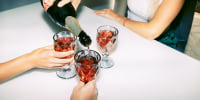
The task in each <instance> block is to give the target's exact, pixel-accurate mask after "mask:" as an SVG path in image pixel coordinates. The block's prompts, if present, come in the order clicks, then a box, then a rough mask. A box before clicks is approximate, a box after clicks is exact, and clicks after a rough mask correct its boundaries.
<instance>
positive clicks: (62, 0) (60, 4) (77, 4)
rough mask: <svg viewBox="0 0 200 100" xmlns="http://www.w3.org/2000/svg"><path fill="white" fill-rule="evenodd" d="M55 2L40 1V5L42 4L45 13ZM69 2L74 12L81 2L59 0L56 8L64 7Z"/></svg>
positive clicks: (79, 0)
mask: <svg viewBox="0 0 200 100" xmlns="http://www.w3.org/2000/svg"><path fill="white" fill-rule="evenodd" d="M54 2H55V0H42V4H43V7H44V9H45V11H47V9H48V8H49V7H51V6H52V5H53V3H54ZM69 2H72V5H73V6H74V8H75V10H76V9H77V8H78V6H79V4H80V2H81V0H61V1H60V2H59V3H58V5H57V6H58V7H62V6H64V5H65V4H67V3H69Z"/></svg>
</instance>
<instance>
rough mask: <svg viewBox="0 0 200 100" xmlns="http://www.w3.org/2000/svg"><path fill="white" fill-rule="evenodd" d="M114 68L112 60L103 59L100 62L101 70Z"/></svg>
mask: <svg viewBox="0 0 200 100" xmlns="http://www.w3.org/2000/svg"><path fill="white" fill-rule="evenodd" d="M112 66H114V61H113V60H112V59H111V58H109V57H108V58H107V57H106V58H103V59H102V60H101V62H100V67H101V68H111V67H112Z"/></svg>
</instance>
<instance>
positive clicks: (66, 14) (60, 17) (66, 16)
mask: <svg viewBox="0 0 200 100" xmlns="http://www.w3.org/2000/svg"><path fill="white" fill-rule="evenodd" d="M60 1H61V0H56V1H55V2H54V3H53V5H52V6H50V7H49V8H48V9H47V11H46V12H47V15H48V16H49V17H50V19H51V20H52V21H53V22H54V23H56V24H57V25H59V26H61V27H63V28H66V29H68V30H69V31H71V32H72V33H73V34H75V35H76V36H78V38H79V41H80V43H81V44H82V45H84V46H87V47H88V46H89V45H90V44H91V41H92V40H91V38H90V37H89V36H88V35H87V34H86V33H85V32H84V31H83V30H82V28H81V27H80V25H79V22H78V20H77V19H76V16H77V15H76V11H75V8H74V7H73V5H72V3H71V2H69V3H67V4H65V5H64V6H63V7H58V6H57V5H58V3H59V2H60ZM41 3H42V6H43V0H41Z"/></svg>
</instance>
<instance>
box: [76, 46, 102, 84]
mask: <svg viewBox="0 0 200 100" xmlns="http://www.w3.org/2000/svg"><path fill="white" fill-rule="evenodd" d="M74 60H75V68H76V71H77V73H78V75H79V76H80V80H81V81H82V82H85V83H87V82H89V81H91V80H93V79H94V77H95V74H96V73H97V71H98V69H99V62H100V60H101V56H100V54H99V53H98V52H96V51H94V50H81V51H79V52H77V53H76V54H75V56H74Z"/></svg>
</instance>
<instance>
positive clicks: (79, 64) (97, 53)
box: [74, 49, 101, 65]
mask: <svg viewBox="0 0 200 100" xmlns="http://www.w3.org/2000/svg"><path fill="white" fill-rule="evenodd" d="M82 51H88V49H84V50H80V51H78V52H76V53H75V55H74V62H75V64H79V65H80V64H81V65H97V64H99V63H100V61H101V55H100V54H99V53H98V52H97V51H95V50H90V51H92V52H95V53H96V54H97V55H98V56H99V58H100V59H97V60H98V63H95V64H82V63H78V62H77V61H76V59H75V58H76V55H77V54H78V53H80V52H82Z"/></svg>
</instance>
